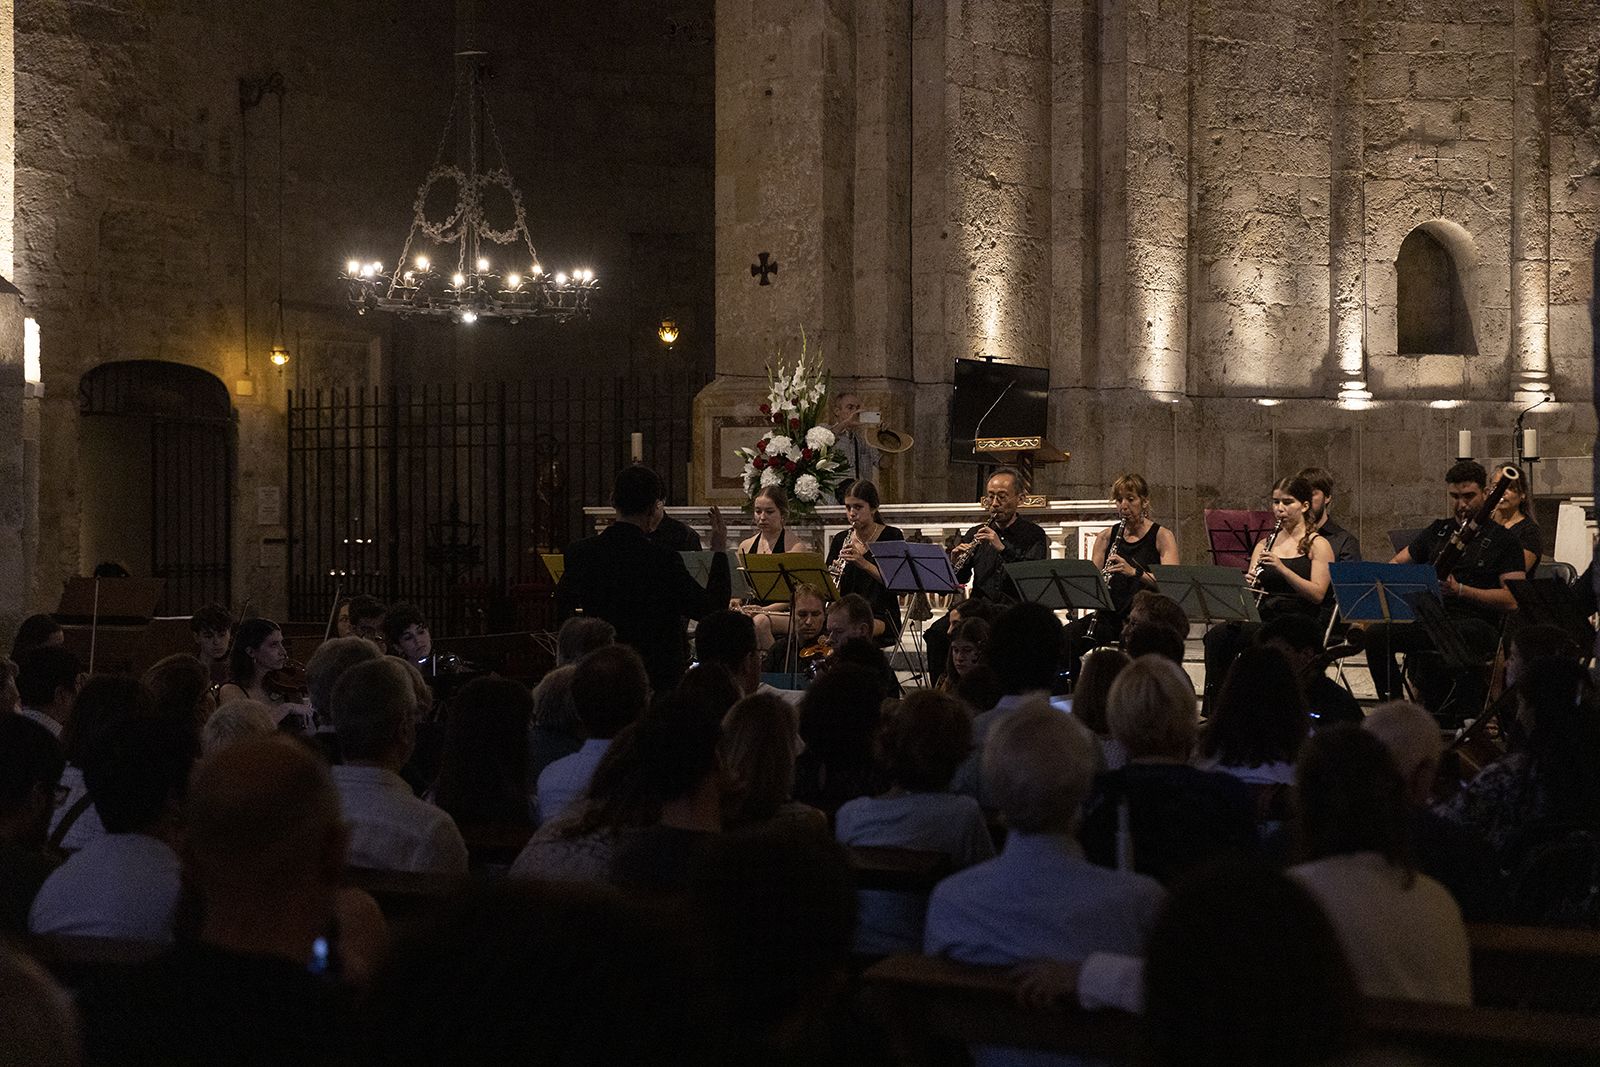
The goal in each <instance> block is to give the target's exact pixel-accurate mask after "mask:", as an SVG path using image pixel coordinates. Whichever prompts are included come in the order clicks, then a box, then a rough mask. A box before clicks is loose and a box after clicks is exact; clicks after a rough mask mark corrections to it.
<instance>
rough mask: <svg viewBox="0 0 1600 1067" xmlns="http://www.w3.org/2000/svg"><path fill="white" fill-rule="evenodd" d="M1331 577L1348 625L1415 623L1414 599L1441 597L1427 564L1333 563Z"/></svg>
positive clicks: (1335, 598)
mask: <svg viewBox="0 0 1600 1067" xmlns="http://www.w3.org/2000/svg"><path fill="white" fill-rule="evenodd" d="M1328 576H1329V579H1330V581H1331V583H1332V585H1333V601H1334V603H1335V604H1336V605H1338V608H1339V618H1341V619H1343V620H1344V621H1345V622H1415V621H1416V619H1417V613H1416V610H1415V609H1414V608H1413V607H1412V604H1411V597H1412V596H1413V595H1415V594H1417V593H1427V594H1429V595H1431V596H1432V597H1433V598H1434V599H1435V601H1436V602H1437V600H1438V597H1439V576H1438V575H1437V574H1435V573H1434V570H1433V568H1432V567H1431V566H1429V565H1428V564H1426V563H1367V562H1362V563H1355V562H1351V563H1330V564H1328Z"/></svg>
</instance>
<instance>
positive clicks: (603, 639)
mask: <svg viewBox="0 0 1600 1067" xmlns="http://www.w3.org/2000/svg"><path fill="white" fill-rule="evenodd" d="M616 640H617V628H616V627H615V626H612V625H611V624H610V623H609V622H606V620H604V619H599V618H595V617H594V616H592V615H574V616H573V617H572V618H570V619H568V620H567V621H566V622H564V623H562V624H561V631H560V632H559V633H558V634H556V666H557V667H566V666H568V665H570V664H573V663H577V662H578V661H579V660H580V659H582V658H583V657H585V656H587V655H588V654H589V653H591V652H593V651H594V650H595V649H597V648H604V647H606V646H607V645H610V644H615V643H616Z"/></svg>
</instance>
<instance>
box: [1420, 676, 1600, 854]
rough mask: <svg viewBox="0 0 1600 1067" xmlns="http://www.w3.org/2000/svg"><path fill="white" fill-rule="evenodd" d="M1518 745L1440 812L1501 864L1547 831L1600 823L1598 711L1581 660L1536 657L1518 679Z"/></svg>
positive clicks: (1565, 829) (1594, 825)
mask: <svg viewBox="0 0 1600 1067" xmlns="http://www.w3.org/2000/svg"><path fill="white" fill-rule="evenodd" d="M1516 721H1517V723H1518V725H1519V728H1520V729H1521V730H1522V732H1523V734H1524V735H1525V736H1526V738H1527V744H1526V747H1525V748H1524V749H1523V750H1522V751H1514V752H1512V753H1511V754H1509V755H1507V756H1504V757H1502V758H1501V759H1498V760H1495V761H1494V762H1493V763H1491V764H1489V766H1487V767H1485V768H1484V769H1483V770H1482V771H1481V772H1479V774H1478V776H1477V777H1475V778H1474V779H1472V781H1470V782H1468V783H1467V784H1466V785H1465V786H1463V787H1462V789H1461V791H1460V792H1459V793H1457V794H1456V795H1455V796H1454V797H1453V798H1452V799H1451V800H1449V801H1448V802H1446V803H1445V804H1444V805H1442V806H1441V807H1440V808H1439V809H1438V810H1439V814H1440V815H1442V816H1444V817H1445V818H1446V819H1448V820H1450V821H1451V822H1453V823H1456V824H1457V825H1459V826H1462V827H1465V828H1466V829H1468V830H1470V831H1472V832H1473V833H1475V834H1477V835H1478V836H1479V837H1481V838H1483V839H1484V840H1485V841H1487V842H1488V843H1489V844H1490V846H1491V847H1493V848H1494V850H1495V853H1496V854H1497V855H1498V857H1499V862H1500V868H1501V869H1502V870H1508V871H1509V870H1514V869H1515V868H1516V866H1517V864H1518V862H1519V860H1520V859H1521V854H1522V851H1523V849H1524V848H1525V847H1526V846H1527V845H1528V844H1531V843H1532V842H1534V841H1536V840H1538V839H1539V838H1540V837H1541V836H1543V835H1545V834H1548V833H1550V832H1551V831H1558V832H1564V831H1567V830H1573V829H1580V828H1587V829H1596V828H1600V711H1597V708H1596V700H1595V695H1594V685H1593V683H1592V682H1591V681H1590V680H1589V675H1588V672H1587V671H1586V670H1584V668H1583V667H1582V666H1581V665H1579V664H1577V663H1574V662H1572V661H1571V660H1566V659H1557V658H1549V659H1539V660H1535V661H1533V662H1532V663H1530V664H1529V665H1528V667H1527V670H1526V671H1525V673H1523V674H1522V675H1521V676H1520V677H1519V678H1518V679H1517V717H1516Z"/></svg>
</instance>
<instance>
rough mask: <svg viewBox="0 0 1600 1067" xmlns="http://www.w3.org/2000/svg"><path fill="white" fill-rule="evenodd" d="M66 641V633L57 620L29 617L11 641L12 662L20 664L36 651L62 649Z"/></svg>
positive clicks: (44, 616)
mask: <svg viewBox="0 0 1600 1067" xmlns="http://www.w3.org/2000/svg"><path fill="white" fill-rule="evenodd" d="M66 640H67V635H66V632H65V631H64V630H62V629H61V624H60V623H58V622H56V620H54V619H52V618H51V617H50V616H48V615H29V616H28V617H27V618H26V619H23V620H22V625H20V626H18V627H17V635H16V637H14V638H12V640H11V662H13V663H18V664H20V663H21V662H22V657H23V656H24V655H26V654H27V653H29V652H31V651H33V650H34V649H36V648H51V647H53V648H60V647H61V646H62V645H63V644H65V643H66Z"/></svg>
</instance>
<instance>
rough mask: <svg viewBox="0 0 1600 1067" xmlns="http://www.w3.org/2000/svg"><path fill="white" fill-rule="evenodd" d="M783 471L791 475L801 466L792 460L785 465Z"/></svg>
mask: <svg viewBox="0 0 1600 1067" xmlns="http://www.w3.org/2000/svg"><path fill="white" fill-rule="evenodd" d="M783 469H784V470H786V471H788V472H789V473H790V474H793V473H794V472H795V471H797V470H799V469H800V464H798V463H796V462H795V461H794V460H792V459H791V460H789V461H787V462H786V463H784V465H783Z"/></svg>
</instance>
